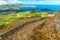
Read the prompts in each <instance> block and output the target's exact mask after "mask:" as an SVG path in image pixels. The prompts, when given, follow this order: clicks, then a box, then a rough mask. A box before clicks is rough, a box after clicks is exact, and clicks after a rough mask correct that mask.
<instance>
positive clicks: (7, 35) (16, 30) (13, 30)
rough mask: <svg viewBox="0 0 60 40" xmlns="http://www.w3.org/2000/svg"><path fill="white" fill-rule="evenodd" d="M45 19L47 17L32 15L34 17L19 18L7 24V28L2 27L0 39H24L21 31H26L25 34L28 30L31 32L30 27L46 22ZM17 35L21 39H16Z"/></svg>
mask: <svg viewBox="0 0 60 40" xmlns="http://www.w3.org/2000/svg"><path fill="white" fill-rule="evenodd" d="M47 20H49V18H40V17H34V18H27V19H21V20H18V21H17V22H13V23H12V24H9V25H8V26H7V28H4V29H2V30H3V31H0V32H1V34H0V37H1V38H2V39H1V40H13V39H14V40H25V39H24V36H23V35H24V34H23V33H26V32H27V34H26V35H28V34H29V33H30V32H32V29H34V28H35V27H37V26H38V25H41V24H42V23H45V22H47ZM8 29H9V30H8ZM28 32H29V33H28ZM20 34H21V35H20ZM15 35H16V37H17V38H16V39H15V38H14V37H15ZM18 35H20V36H18ZM12 36H13V38H11V37H12ZM18 37H19V38H21V39H18Z"/></svg>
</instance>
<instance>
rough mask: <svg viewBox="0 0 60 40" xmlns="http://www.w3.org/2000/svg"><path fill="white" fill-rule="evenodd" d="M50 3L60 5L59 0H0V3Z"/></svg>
mask: <svg viewBox="0 0 60 40" xmlns="http://www.w3.org/2000/svg"><path fill="white" fill-rule="evenodd" d="M19 3H22V4H51V5H60V0H22V1H21V0H0V5H5V4H19Z"/></svg>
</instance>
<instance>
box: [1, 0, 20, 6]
mask: <svg viewBox="0 0 60 40" xmlns="http://www.w3.org/2000/svg"><path fill="white" fill-rule="evenodd" d="M17 3H21V2H20V1H18V0H0V5H5V4H17Z"/></svg>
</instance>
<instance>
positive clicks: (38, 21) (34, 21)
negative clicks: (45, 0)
mask: <svg viewBox="0 0 60 40" xmlns="http://www.w3.org/2000/svg"><path fill="white" fill-rule="evenodd" d="M43 19H44V18H42V20H41V18H40V17H37V18H30V19H27V20H28V24H26V26H27V27H26V29H28V28H35V27H37V26H38V25H40V24H42V23H44V22H46V21H47V18H46V20H43ZM30 21H31V22H30ZM23 23H24V22H23ZM25 23H27V22H25ZM30 25H31V27H30ZM33 25H34V26H33ZM8 26H9V25H8ZM22 27H23V26H22ZM13 28H14V29H13ZM13 28H12V31H7V32H3V34H2V35H4V36H2V37H3V38H4V37H5V38H6V37H7V35H8V36H10V34H12V33H14V32H13V31H14V30H15V31H16V29H15V27H13ZM24 29H25V28H24ZM24 29H22V30H24ZM17 30H18V29H17ZM28 30H31V29H28ZM26 31H27V30H26ZM18 33H19V32H18ZM0 35H1V34H0Z"/></svg>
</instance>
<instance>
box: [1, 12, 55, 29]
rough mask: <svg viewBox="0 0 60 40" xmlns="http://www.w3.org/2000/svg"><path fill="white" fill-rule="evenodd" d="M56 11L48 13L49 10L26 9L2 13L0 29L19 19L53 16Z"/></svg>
mask: <svg viewBox="0 0 60 40" xmlns="http://www.w3.org/2000/svg"><path fill="white" fill-rule="evenodd" d="M54 14H55V13H51V14H48V13H47V12H38V11H25V12H14V11H13V12H6V13H3V12H2V13H0V29H2V28H3V27H5V26H6V25H8V24H9V23H12V22H14V21H16V20H19V19H24V18H29V17H36V16H38V17H42V18H43V17H52V16H54Z"/></svg>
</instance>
